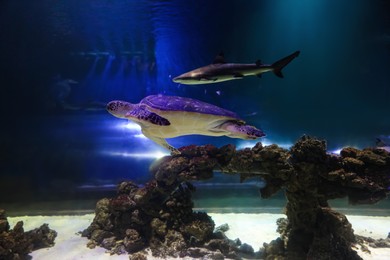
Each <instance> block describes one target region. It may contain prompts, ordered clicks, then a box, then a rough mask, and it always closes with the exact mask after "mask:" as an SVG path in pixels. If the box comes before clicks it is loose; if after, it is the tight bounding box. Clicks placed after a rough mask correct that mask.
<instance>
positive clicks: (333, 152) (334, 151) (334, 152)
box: [330, 148, 343, 155]
mask: <svg viewBox="0 0 390 260" xmlns="http://www.w3.org/2000/svg"><path fill="white" fill-rule="evenodd" d="M341 150H343V148H339V149H336V150H332V151H330V153H332V154H337V155H340V152H341Z"/></svg>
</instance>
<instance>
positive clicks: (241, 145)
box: [237, 138, 292, 150]
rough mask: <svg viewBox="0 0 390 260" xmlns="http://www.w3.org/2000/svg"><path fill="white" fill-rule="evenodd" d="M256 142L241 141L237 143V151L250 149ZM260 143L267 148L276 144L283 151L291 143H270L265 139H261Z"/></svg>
mask: <svg viewBox="0 0 390 260" xmlns="http://www.w3.org/2000/svg"><path fill="white" fill-rule="evenodd" d="M257 142H259V141H241V142H239V143H238V145H237V149H238V150H241V149H245V148H252V147H253V146H255V144H256V143H257ZM260 142H261V143H262V144H263V146H269V145H272V144H276V145H278V146H279V147H282V148H284V149H289V148H290V147H291V146H292V143H277V142H271V141H270V140H268V139H266V138H264V139H262V140H261V141H260Z"/></svg>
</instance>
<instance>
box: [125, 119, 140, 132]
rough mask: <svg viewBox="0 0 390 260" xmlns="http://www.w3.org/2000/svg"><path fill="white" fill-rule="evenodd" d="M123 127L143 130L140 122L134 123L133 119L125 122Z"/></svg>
mask: <svg viewBox="0 0 390 260" xmlns="http://www.w3.org/2000/svg"><path fill="white" fill-rule="evenodd" d="M123 127H124V128H126V129H129V130H138V131H141V127H140V126H139V125H138V124H136V123H133V122H131V121H127V122H126V123H124V124H123Z"/></svg>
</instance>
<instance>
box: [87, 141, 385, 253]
mask: <svg viewBox="0 0 390 260" xmlns="http://www.w3.org/2000/svg"><path fill="white" fill-rule="evenodd" d="M180 151H181V154H180V155H177V156H168V157H165V158H163V159H161V160H159V161H158V162H156V163H154V165H152V166H151V172H152V173H153V176H154V179H153V180H151V181H150V182H148V183H147V184H146V185H145V186H138V185H136V184H134V183H132V182H123V183H121V184H120V185H119V187H118V194H117V196H116V197H114V198H110V199H107V198H106V199H102V200H100V201H99V202H98V203H97V206H96V216H95V219H94V221H93V223H92V224H91V225H90V226H89V227H88V228H87V229H86V230H85V231H84V232H83V235H84V236H87V237H88V238H90V242H89V246H90V247H95V246H97V245H98V246H102V247H104V248H107V249H108V250H110V252H112V253H124V252H129V253H132V256H131V257H130V258H131V259H145V255H143V254H142V252H143V250H144V249H146V248H149V249H150V250H151V252H152V254H153V255H154V256H159V257H168V256H171V257H184V256H190V257H208V258H210V259H223V258H224V257H228V258H233V259H240V258H241V257H243V256H245V257H251V258H264V259H360V257H359V256H358V255H357V253H356V252H355V251H354V250H353V249H352V246H353V245H354V244H356V243H357V242H358V240H361V239H360V238H359V239H358V238H357V237H356V236H355V235H354V232H353V229H352V226H351V224H350V223H349V222H348V220H347V218H346V217H345V216H344V215H343V214H341V213H339V212H336V211H334V210H333V209H331V208H330V206H329V204H328V200H330V199H335V198H343V197H348V199H349V202H350V203H351V204H372V203H376V202H378V201H379V200H381V199H384V198H386V196H387V195H388V193H389V192H390V191H389V188H390V154H389V153H388V152H386V151H384V150H381V149H374V148H373V149H371V148H370V149H364V150H358V149H354V148H345V149H343V150H342V151H341V153H340V155H333V154H329V153H327V152H326V143H325V141H321V140H318V139H315V138H311V137H307V136H303V137H302V138H300V139H299V140H298V141H297V143H296V144H295V145H294V146H293V147H292V148H291V149H290V150H286V149H283V148H280V147H278V146H277V145H270V146H265V147H263V146H262V144H261V143H257V144H256V145H255V146H254V147H253V148H251V149H249V148H246V149H243V150H239V151H237V150H236V149H235V147H234V146H233V145H226V146H223V147H221V148H216V147H214V146H211V145H206V146H187V147H183V148H181V149H180ZM214 171H220V172H223V173H227V174H240V176H241V180H242V181H244V180H245V179H247V178H250V177H253V176H261V177H262V178H263V179H264V180H265V181H266V186H265V187H263V188H261V189H260V193H261V196H262V198H268V197H270V196H272V195H273V194H275V193H276V192H278V191H279V190H281V189H283V190H284V192H285V195H286V198H287V205H286V216H287V218H286V219H281V220H278V226H279V228H278V231H279V233H280V237H279V238H277V239H275V240H274V241H270V243H269V244H266V245H264V248H263V250H262V251H261V252H256V253H255V252H254V250H253V249H252V248H251V247H250V246H248V245H241V244H240V242H239V241H231V240H229V239H227V238H226V236H225V235H224V232H223V230H222V231H221V230H220V229H219V230H217V231H216V230H215V228H214V222H213V221H212V219H211V218H210V217H209V216H208V215H207V214H206V213H200V212H194V211H193V209H192V208H193V203H192V200H191V194H192V192H194V191H195V188H194V187H193V185H192V184H191V181H194V180H204V179H209V178H212V176H213V172H214Z"/></svg>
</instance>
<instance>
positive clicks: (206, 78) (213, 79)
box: [199, 77, 218, 81]
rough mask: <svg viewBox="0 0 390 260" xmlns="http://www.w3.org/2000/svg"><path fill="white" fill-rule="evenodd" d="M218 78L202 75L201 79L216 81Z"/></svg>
mask: <svg viewBox="0 0 390 260" xmlns="http://www.w3.org/2000/svg"><path fill="white" fill-rule="evenodd" d="M217 79H218V78H208V77H201V78H200V79H199V80H200V81H216V80H217Z"/></svg>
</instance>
